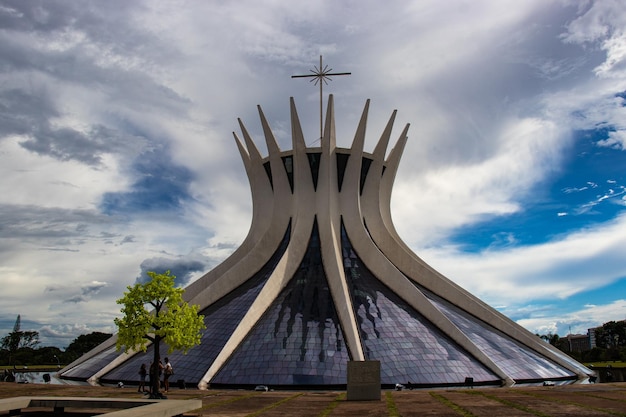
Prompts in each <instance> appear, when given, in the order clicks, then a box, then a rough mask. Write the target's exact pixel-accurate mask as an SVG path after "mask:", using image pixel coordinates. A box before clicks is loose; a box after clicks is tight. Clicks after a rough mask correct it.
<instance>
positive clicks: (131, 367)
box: [101, 226, 291, 384]
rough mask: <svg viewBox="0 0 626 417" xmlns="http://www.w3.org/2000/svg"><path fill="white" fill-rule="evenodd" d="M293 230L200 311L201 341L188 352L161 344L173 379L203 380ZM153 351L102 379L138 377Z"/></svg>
mask: <svg viewBox="0 0 626 417" xmlns="http://www.w3.org/2000/svg"><path fill="white" fill-rule="evenodd" d="M290 233H291V226H289V227H288V229H287V231H286V233H285V236H284V237H283V240H282V242H281V244H280V246H279V249H278V250H277V251H276V253H275V254H274V255H273V256H272V258H271V259H270V260H269V261H268V262H267V264H265V266H263V268H261V270H259V272H257V273H256V274H255V275H254V276H253V277H252V278H251V279H249V280H248V281H246V282H245V283H244V284H243V285H241V286H239V287H237V289H235V290H234V291H233V292H231V293H230V294H228V295H226V296H225V297H223V298H221V299H220V300H219V301H217V302H215V303H214V304H212V305H211V306H209V307H208V308H206V309H204V310H203V311H201V312H200V314H203V315H204V324H205V325H206V330H204V332H203V334H202V338H201V342H200V345H198V346H195V347H193V348H192V349H190V350H189V351H188V352H187V354H186V355H185V354H183V353H182V352H178V351H175V352H172V353H171V354H168V353H167V350H168V347H167V345H165V344H164V343H161V344H160V345H161V346H160V356H161V358H164V357H166V356H167V357H168V358H169V359H170V362H171V363H172V366H173V368H174V376H173V377H172V378H171V379H176V380H178V379H183V380H185V382H186V383H193V384H197V383H198V382H200V380H201V379H202V377H204V374H205V373H206V371H207V370H208V369H209V367H210V366H211V364H212V363H213V361H214V360H215V358H216V357H217V355H218V354H219V352H220V350H221V349H222V348H223V347H224V345H225V344H226V342H227V341H228V338H229V337H230V335H231V334H232V332H233V331H234V330H235V328H236V327H237V325H238V324H239V322H240V321H241V319H242V318H243V316H244V315H245V314H246V312H247V311H248V309H249V308H250V305H252V302H253V301H254V300H255V299H256V297H257V295H258V294H259V292H260V291H261V288H263V285H265V282H266V281H267V279H268V278H269V276H270V275H271V273H272V271H273V270H274V268H275V267H276V264H277V263H278V261H279V260H280V258H281V257H282V255H283V253H284V252H285V249H286V248H287V245H288V244H289V237H290ZM153 352H154V350H153V347H152V346H150V347H149V348H148V349H147V351H146V352H145V353H144V352H140V353H138V354H136V355H134V356H133V357H132V358H130V359H129V360H127V361H126V362H124V363H123V364H122V365H120V366H118V367H117V368H115V369H114V370H112V371H111V372H109V373H107V374H106V375H104V376H103V377H102V379H101V380H102V381H103V382H117V381H138V380H139V375H138V371H139V368H140V366H141V364H142V363H144V364H146V366H149V365H150V363H151V362H152V358H153Z"/></svg>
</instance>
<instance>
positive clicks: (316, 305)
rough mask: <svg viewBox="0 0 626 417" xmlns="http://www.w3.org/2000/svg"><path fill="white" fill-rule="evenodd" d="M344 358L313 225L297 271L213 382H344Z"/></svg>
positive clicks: (333, 307)
mask: <svg viewBox="0 0 626 417" xmlns="http://www.w3.org/2000/svg"><path fill="white" fill-rule="evenodd" d="M348 360H349V354H348V352H347V350H346V346H345V344H344V339H343V333H342V330H341V326H340V324H339V319H338V317H337V312H336V310H335V306H334V304H333V301H332V297H331V294H330V289H329V287H328V282H327V280H326V275H325V273H324V269H323V265H322V257H321V251H320V242H319V234H318V231H317V223H316V224H315V226H314V228H313V232H312V234H311V238H310V240H309V246H308V248H307V252H306V254H305V256H304V258H303V260H302V263H301V265H300V267H299V269H298V271H297V272H296V273H295V274H294V276H293V278H292V279H291V280H290V281H289V283H288V284H287V286H286V287H285V289H283V291H282V292H281V293H280V295H279V296H278V297H277V298H276V300H275V301H274V302H273V303H272V305H271V306H270V308H269V309H268V311H267V312H266V313H265V314H264V315H263V317H261V319H260V320H259V322H258V323H257V324H256V326H255V327H254V328H253V329H252V331H251V332H250V333H249V334H248V336H247V337H246V339H245V340H244V342H243V343H242V345H241V346H239V347H238V348H237V350H236V351H235V352H234V353H233V355H232V356H231V357H230V359H229V360H228V362H227V363H226V364H225V365H224V367H223V368H222V369H221V370H220V371H219V372H218V373H217V375H216V376H215V377H214V378H213V379H212V380H211V383H215V384H234V385H244V384H245V385H250V384H252V385H253V384H265V385H292V384H295V385H338V384H345V383H346V367H347V365H346V364H347V361H348Z"/></svg>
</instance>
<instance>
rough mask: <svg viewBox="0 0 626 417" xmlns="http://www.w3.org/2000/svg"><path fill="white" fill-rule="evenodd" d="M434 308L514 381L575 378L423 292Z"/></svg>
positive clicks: (481, 322)
mask: <svg viewBox="0 0 626 417" xmlns="http://www.w3.org/2000/svg"><path fill="white" fill-rule="evenodd" d="M420 290H422V291H423V292H424V294H425V295H426V296H427V297H429V298H430V299H432V300H433V304H434V305H435V306H436V307H437V308H438V309H439V310H441V312H442V313H444V314H445V315H446V317H448V319H450V321H452V322H453V323H454V324H455V325H456V326H457V327H458V328H459V329H461V330H462V331H463V333H465V335H466V336H467V337H468V338H469V339H470V340H471V341H472V342H473V343H474V344H475V345H476V346H478V348H479V349H480V350H481V351H483V352H484V353H485V354H486V355H487V356H488V357H489V358H490V359H491V360H492V361H493V362H494V363H495V364H496V365H497V366H498V367H500V369H502V370H503V371H504V372H506V373H507V374H508V375H509V376H510V377H511V378H513V379H514V380H516V381H523V380H537V379H558V378H572V379H575V378H576V375H575V374H574V373H572V372H570V371H568V370H567V369H565V368H563V367H561V366H559V365H558V364H555V363H553V362H552V361H550V360H548V359H547V358H545V357H543V356H542V355H540V354H538V353H537V352H535V351H533V350H531V349H530V348H528V347H526V346H524V345H522V344H520V343H519V342H516V341H514V340H513V339H511V338H510V337H508V336H506V335H504V334H503V333H502V332H500V331H499V330H497V329H494V328H493V327H491V326H490V325H488V324H487V323H485V322H483V321H482V320H480V319H478V318H476V317H474V316H472V315H471V314H469V313H467V312H465V311H463V310H461V309H460V308H458V307H456V306H454V305H452V304H451V303H449V302H447V301H444V300H443V299H441V298H439V297H437V296H435V295H434V294H432V293H430V292H428V291H426V290H423V289H421V288H420Z"/></svg>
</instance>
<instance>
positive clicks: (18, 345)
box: [0, 314, 39, 365]
mask: <svg viewBox="0 0 626 417" xmlns="http://www.w3.org/2000/svg"><path fill="white" fill-rule="evenodd" d="M38 344H39V332H35V331H22V330H21V316H20V315H19V314H18V315H17V320H15V324H14V325H13V331H12V332H11V333H9V334H8V335H6V336H5V337H3V338H2V339H0V347H1V348H2V349H4V350H6V351H8V353H9V365H11V364H12V363H13V356H14V355H15V353H16V352H17V351H18V350H20V349H23V348H30V349H32V348H34V347H35V346H37V345H38Z"/></svg>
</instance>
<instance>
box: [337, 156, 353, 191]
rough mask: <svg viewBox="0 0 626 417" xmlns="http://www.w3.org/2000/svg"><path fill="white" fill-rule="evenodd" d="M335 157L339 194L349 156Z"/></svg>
mask: <svg viewBox="0 0 626 417" xmlns="http://www.w3.org/2000/svg"><path fill="white" fill-rule="evenodd" d="M335 155H337V186H338V187H339V192H341V186H342V185H343V176H344V175H345V174H346V166H348V159H349V158H350V154H348V153H336V154H335Z"/></svg>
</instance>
